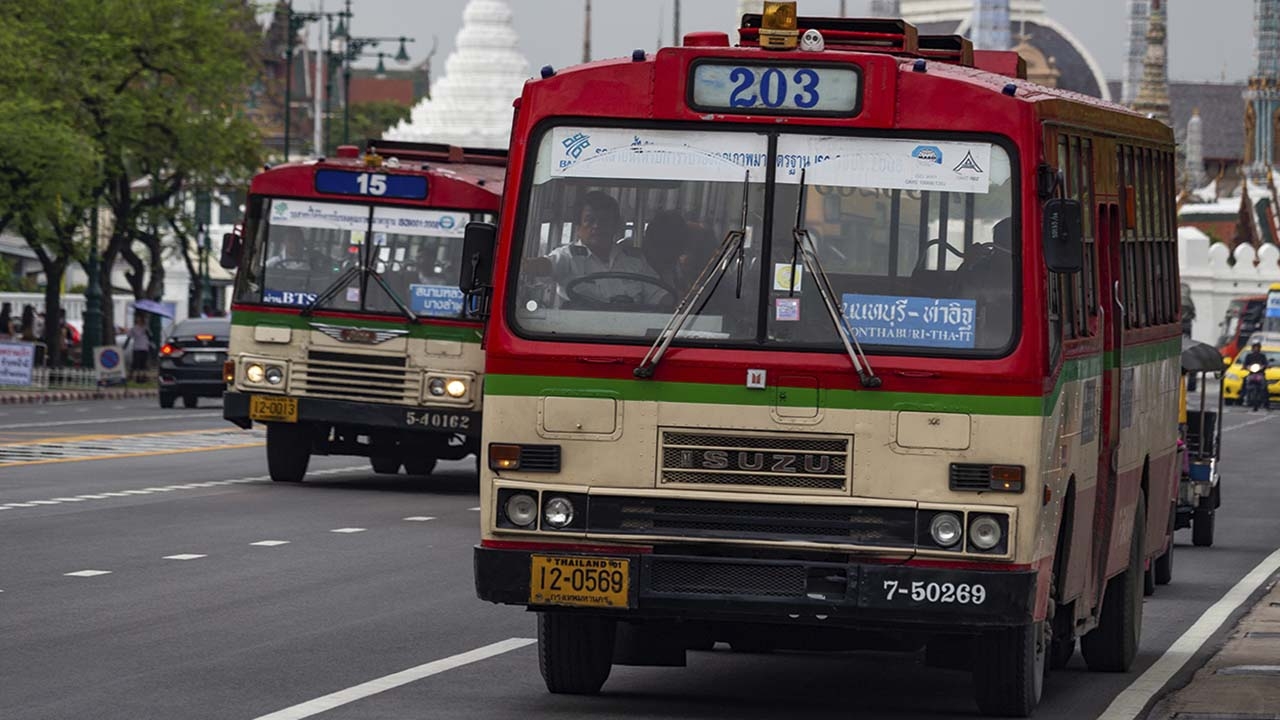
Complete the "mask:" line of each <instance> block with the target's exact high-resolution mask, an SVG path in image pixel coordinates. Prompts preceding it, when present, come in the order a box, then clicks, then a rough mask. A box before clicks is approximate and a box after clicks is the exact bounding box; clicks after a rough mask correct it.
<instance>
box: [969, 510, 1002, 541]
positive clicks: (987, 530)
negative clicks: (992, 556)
mask: <svg viewBox="0 0 1280 720" xmlns="http://www.w3.org/2000/svg"><path fill="white" fill-rule="evenodd" d="M1003 539H1004V531H1003V530H1001V529H1000V523H999V522H998V521H997V520H996V519H995V518H994V517H992V516H990V515H979V516H978V517H976V518H974V520H973V522H971V523H969V542H971V543H973V546H974V547H976V548H978V549H979V550H990V549H991V548H993V547H995V546H997V545H999V544H1000V541H1001V540H1003Z"/></svg>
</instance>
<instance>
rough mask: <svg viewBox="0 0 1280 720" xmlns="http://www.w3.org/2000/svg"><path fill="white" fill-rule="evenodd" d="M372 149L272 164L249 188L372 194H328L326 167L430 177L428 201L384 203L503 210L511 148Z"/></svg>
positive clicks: (286, 193)
mask: <svg viewBox="0 0 1280 720" xmlns="http://www.w3.org/2000/svg"><path fill="white" fill-rule="evenodd" d="M366 147H367V148H368V150H367V152H365V153H361V152H360V151H359V149H358V148H357V147H356V146H354V145H344V146H341V147H339V148H338V153H337V157H332V158H327V157H322V158H317V159H315V160H305V161H301V162H290V163H283V164H280V165H276V166H274V167H267V168H266V169H264V170H263V171H262V172H260V173H258V174H257V175H255V176H254V178H253V181H252V182H251V183H250V186H249V192H250V193H253V194H257V195H273V196H281V197H306V198H315V199H317V200H318V199H326V200H328V199H332V200H335V201H343V200H346V201H350V200H356V199H358V200H362V201H368V200H371V199H374V198H371V197H369V196H359V195H356V196H352V195H343V194H328V193H324V192H320V191H318V190H317V189H316V179H315V178H316V173H317V172H318V171H320V170H326V169H329V170H339V171H342V170H346V171H365V172H376V173H384V174H387V175H422V174H425V175H427V177H428V183H427V187H428V190H427V193H428V194H427V197H426V198H425V199H395V198H377V201H378V202H379V203H386V204H393V205H407V206H417V207H426V206H430V207H447V208H459V209H476V210H493V211H496V210H497V209H498V206H499V203H500V202H501V198H502V188H503V178H504V175H505V174H506V151H505V150H488V149H471V148H459V147H456V146H450V145H437V144H428V143H407V142H395V141H387V140H370V141H368V143H367V145H366Z"/></svg>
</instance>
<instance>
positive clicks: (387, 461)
mask: <svg viewBox="0 0 1280 720" xmlns="http://www.w3.org/2000/svg"><path fill="white" fill-rule="evenodd" d="M369 464H370V465H372V466H373V471H374V472H376V473H378V474H379V475H395V474H396V473H398V472H400V458H398V457H396V456H395V455H370V456H369Z"/></svg>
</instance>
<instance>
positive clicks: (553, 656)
mask: <svg viewBox="0 0 1280 720" xmlns="http://www.w3.org/2000/svg"><path fill="white" fill-rule="evenodd" d="M616 629H617V624H616V621H615V620H612V619H609V618H602V617H593V616H591V615H572V614H566V613H547V612H543V613H538V669H539V670H541V671H542V679H543V681H544V682H546V684H547V690H548V691H549V692H552V693H563V694H566V695H595V694H596V693H599V692H600V688H601V687H603V686H604V681H605V680H608V679H609V672H610V671H611V670H613V643H614V637H615V632H616Z"/></svg>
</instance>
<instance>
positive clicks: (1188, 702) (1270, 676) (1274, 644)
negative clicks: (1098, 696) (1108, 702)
mask: <svg viewBox="0 0 1280 720" xmlns="http://www.w3.org/2000/svg"><path fill="white" fill-rule="evenodd" d="M1147 717H1148V720H1210V719H1215V720H1216V719H1222V720H1226V719H1227V718H1231V719H1232V720H1280V582H1276V580H1275V579H1274V578H1273V579H1272V580H1271V585H1270V589H1269V590H1268V591H1267V594H1266V595H1264V596H1263V598H1262V600H1261V601H1259V602H1258V604H1257V605H1254V606H1253V609H1252V610H1250V611H1249V613H1248V614H1247V615H1245V616H1244V618H1243V619H1242V620H1241V621H1240V624H1239V625H1237V626H1236V627H1235V629H1234V630H1232V632H1231V635H1230V637H1229V638H1228V640H1227V643H1226V645H1224V646H1223V648H1222V649H1221V650H1219V651H1218V653H1217V654H1216V655H1214V656H1213V657H1212V658H1210V659H1209V662H1208V663H1206V664H1205V666H1204V667H1203V668H1201V669H1200V670H1199V671H1197V672H1196V674H1195V676H1194V677H1193V678H1191V682H1190V683H1189V684H1188V685H1187V686H1186V687H1184V688H1182V689H1181V690H1179V691H1177V692H1175V693H1173V694H1172V695H1170V696H1169V697H1167V698H1165V699H1163V700H1161V701H1160V702H1159V703H1158V704H1157V705H1156V706H1155V708H1153V709H1152V711H1151V713H1150V715H1148V716H1147Z"/></svg>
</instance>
